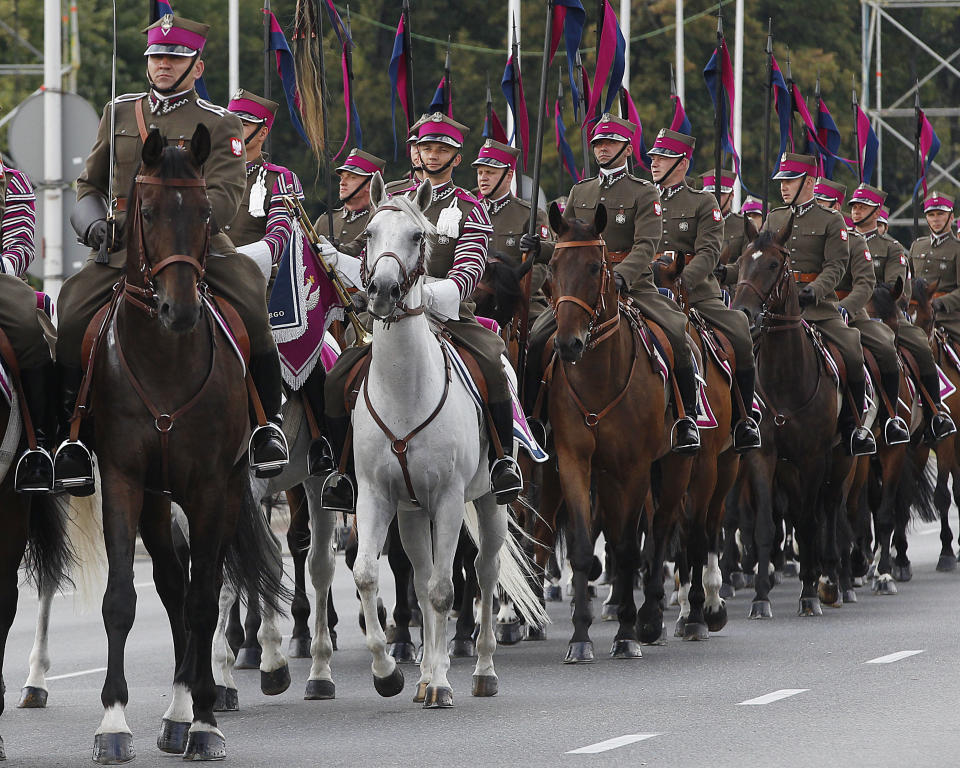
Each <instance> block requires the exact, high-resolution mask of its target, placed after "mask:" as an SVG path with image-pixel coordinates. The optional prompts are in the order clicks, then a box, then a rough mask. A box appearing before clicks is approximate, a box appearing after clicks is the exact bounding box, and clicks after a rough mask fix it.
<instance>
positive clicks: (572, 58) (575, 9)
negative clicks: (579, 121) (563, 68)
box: [547, 0, 587, 104]
mask: <svg viewBox="0 0 960 768" xmlns="http://www.w3.org/2000/svg"><path fill="white" fill-rule="evenodd" d="M586 19H587V14H586V11H584V10H583V5H582V4H581V3H580V0H553V10H552V12H551V31H550V56H549V58H548V60H547V64H551V63H553V57H554V54H556V52H557V48H559V46H560V38H561V37H563V39H564V41H565V42H566V48H567V72H569V73H570V92H571V93H572V94H573V103H574V104H579V103H580V92H579V91H578V90H577V84H576V78H574V76H573V75H574V67H575V66H576V58H577V50H578V49H579V48H580V40H581V39H582V38H583V27H584V25H585V24H586Z"/></svg>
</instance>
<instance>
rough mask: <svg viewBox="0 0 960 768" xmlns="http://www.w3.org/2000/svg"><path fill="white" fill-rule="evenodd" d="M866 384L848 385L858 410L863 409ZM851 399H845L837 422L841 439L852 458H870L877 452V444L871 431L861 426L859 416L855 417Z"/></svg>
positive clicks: (854, 383)
mask: <svg viewBox="0 0 960 768" xmlns="http://www.w3.org/2000/svg"><path fill="white" fill-rule="evenodd" d="M865 388H866V383H865V382H863V381H858V382H853V383H848V384H847V389H848V390H849V391H850V396H851V397H852V398H853V402H854V403H857V407H858V408H861V409H862V408H863V398H864V394H865V393H864V390H865ZM849 401H850V398H848V397H844V398H843V405H842V406H841V408H840V418H839V419H838V420H837V422H838V426H839V427H840V437H841V439H842V440H843V446H844V448H845V449H846V450H847V452H848V454H849V455H850V456H869V455H871V454H874V453H876V452H877V443H876V441H875V440H874V439H873V435H872V434H871V433H870V430H868V429H866V428H865V427H863V426H861V425H860V419H859V418H858V417H859V414H857V415H854V413H853V411H852V410H851V408H850V402H849Z"/></svg>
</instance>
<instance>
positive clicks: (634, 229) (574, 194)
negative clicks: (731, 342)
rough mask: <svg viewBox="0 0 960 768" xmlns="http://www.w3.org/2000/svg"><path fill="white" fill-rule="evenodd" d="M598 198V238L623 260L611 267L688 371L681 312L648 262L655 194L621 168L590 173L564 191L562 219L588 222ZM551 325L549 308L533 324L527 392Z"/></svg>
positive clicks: (653, 247) (652, 250)
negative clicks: (601, 217)
mask: <svg viewBox="0 0 960 768" xmlns="http://www.w3.org/2000/svg"><path fill="white" fill-rule="evenodd" d="M601 203H602V204H603V205H604V206H605V207H606V209H607V226H606V228H605V229H604V230H603V239H604V240H605V241H606V243H607V251H608V254H609V256H610V257H612V258H613V259H617V258H621V257H622V259H623V260H622V261H620V262H619V263H618V264H615V265H614V267H613V269H614V272H616V273H618V274H619V275H621V277H623V280H624V282H625V283H626V284H627V286H628V287H629V289H630V297H631V298H632V299H633V300H634V302H636V305H637V308H638V309H639V310H640V312H641V313H642V314H643V315H645V316H646V317H649V318H650V319H651V320H653V321H654V322H656V323H657V325H659V326H660V327H661V328H663V331H664V333H665V334H666V336H667V338H668V339H669V341H670V345H671V346H672V347H673V356H674V365H675V366H676V368H677V369H678V370H680V371H682V370H684V369H686V371H687V372H690V371H692V366H693V363H692V362H691V360H690V346H689V344H688V342H687V332H686V331H687V317H686V315H684V314H683V312H681V311H680V308H679V307H678V306H677V305H676V303H675V302H674V301H672V300H671V299H669V298H667V297H666V296H664V295H663V294H661V293H660V292H659V291H658V290H657V287H656V285H654V282H653V269H652V267H651V263H652V262H653V259H654V256H655V255H656V252H657V248H658V244H659V242H660V237H661V235H662V234H663V223H662V216H661V206H660V193H659V192H658V191H657V188H656V187H655V186H654V185H653V184H651V183H650V182H647V181H644V180H643V179H639V178H637V177H636V176H633V175H632V174H629V173H627V172H626V171H622V172H620V173H615V174H612V175H610V176H603V175H601V176H596V177H593V178H590V179H585V180H584V181H581V182H579V183H578V184H575V185H574V187H573V189H571V190H570V194H569V196H568V197H567V207H566V208H565V209H564V211H563V215H564V218H567V219H581V220H582V221H585V222H588V223H590V222H592V221H593V219H594V216H595V215H596V212H597V207H598V206H599V205H600V204H601ZM556 329H557V321H556V317H555V314H554V312H552V311H549V312H544V313H542V314H541V315H540V317H538V318H537V322H536V323H534V325H533V328H532V330H531V332H530V344H529V354H528V355H527V374H528V375H527V383H528V385H529V384H531V383H532V384H533V386H528V387H527V389H526V392H527V393H535V392H536V390H537V384H538V383H539V381H540V378H542V368H543V360H542V357H543V350H544V348H545V346H546V343H547V341H548V340H549V338H550V337H551V336H552V335H553V333H554V331H556ZM534 377H536V379H535V380H534ZM678 378H679V376H678Z"/></svg>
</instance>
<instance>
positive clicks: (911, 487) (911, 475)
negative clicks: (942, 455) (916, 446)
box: [894, 456, 940, 523]
mask: <svg viewBox="0 0 960 768" xmlns="http://www.w3.org/2000/svg"><path fill="white" fill-rule="evenodd" d="M936 484H937V470H936V465H935V464H932V463H931V462H927V463H926V464H924V466H923V467H918V466H917V465H916V464H915V463H914V462H913V460H912V457H911V456H907V457H906V458H905V459H904V462H903V468H902V469H901V470H900V484H899V485H898V486H897V496H896V499H895V501H894V509H895V516H896V519H897V520H902V521H904V522H906V521H911V520H912V521H916V520H919V521H920V522H923V523H935V522H937V521H939V520H940V512H939V511H938V510H937V505H936V504H935V503H934V491H935V489H936Z"/></svg>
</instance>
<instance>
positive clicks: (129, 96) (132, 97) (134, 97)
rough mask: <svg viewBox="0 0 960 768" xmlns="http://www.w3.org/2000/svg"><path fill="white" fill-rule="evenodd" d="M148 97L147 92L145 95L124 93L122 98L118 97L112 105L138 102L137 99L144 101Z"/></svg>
mask: <svg viewBox="0 0 960 768" xmlns="http://www.w3.org/2000/svg"><path fill="white" fill-rule="evenodd" d="M146 95H147V93H146V91H144V92H143V93H124V94H123V95H121V96H117V98H115V99H114V100H113V101H112V102H111V103H113V104H122V103H123V102H125V101H136V100H137V99H142V98H143V97H144V96H146Z"/></svg>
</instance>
